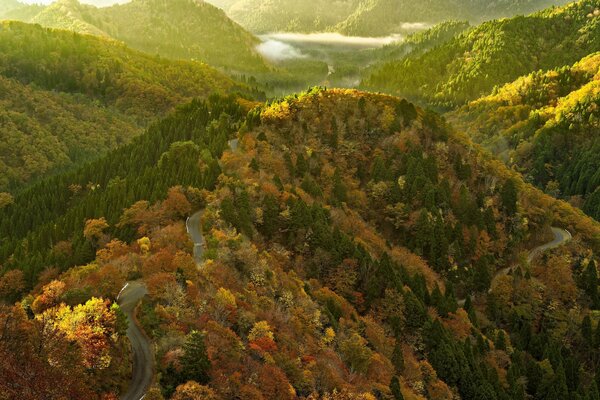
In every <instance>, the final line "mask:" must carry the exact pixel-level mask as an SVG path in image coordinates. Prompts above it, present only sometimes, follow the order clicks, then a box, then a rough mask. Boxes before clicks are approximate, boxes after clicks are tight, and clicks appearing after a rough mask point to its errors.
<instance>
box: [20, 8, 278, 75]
mask: <svg viewBox="0 0 600 400" xmlns="http://www.w3.org/2000/svg"><path fill="white" fill-rule="evenodd" d="M22 20H25V21H26V22H29V21H30V22H34V23H38V24H40V25H43V26H46V27H51V28H59V29H67V30H73V31H76V32H79V33H85V34H93V35H98V36H105V37H111V38H114V39H117V40H120V41H123V42H125V43H126V44H127V45H128V46H130V47H132V48H134V49H136V50H140V51H144V52H147V53H150V54H159V55H161V56H163V57H168V58H173V59H188V60H190V59H193V60H199V61H203V62H206V63H208V64H210V65H214V66H217V67H222V68H226V69H229V70H232V71H239V72H247V71H264V70H266V69H267V67H266V65H265V62H264V60H263V59H262V57H261V56H260V55H259V54H258V53H257V52H256V51H255V47H256V45H257V44H258V43H259V41H258V39H257V38H255V37H254V36H253V35H252V34H250V33H248V32H247V31H245V30H244V29H243V28H242V27H240V26H239V25H237V24H236V23H235V22H233V21H231V20H230V19H229V18H228V17H227V15H225V13H224V12H223V11H222V10H219V9H218V8H216V7H214V6H212V5H210V4H207V3H205V2H204V1H201V0H133V1H131V2H129V3H126V4H122V5H114V6H111V7H103V8H96V7H94V6H91V5H86V4H81V3H79V2H78V1H77V0H58V1H56V2H55V3H53V4H51V5H50V6H48V7H45V8H44V9H43V10H42V11H41V12H39V13H38V14H37V15H35V16H34V17H33V18H25V17H24V18H22Z"/></svg>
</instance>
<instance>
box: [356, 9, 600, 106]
mask: <svg viewBox="0 0 600 400" xmlns="http://www.w3.org/2000/svg"><path fill="white" fill-rule="evenodd" d="M598 50H600V2H599V1H597V0H582V1H579V2H575V3H572V4H569V5H567V6H564V7H562V8H556V9H548V10H545V11H543V12H540V13H537V14H533V15H530V16H527V17H515V18H512V19H504V20H499V21H491V22H486V23H483V24H481V25H480V26H478V27H475V28H473V29H471V30H468V31H466V32H464V33H462V34H460V35H459V36H457V37H456V38H454V39H453V40H451V41H449V42H447V43H445V44H444V45H442V46H439V47H437V48H434V49H431V50H430V51H428V52H426V53H425V54H423V55H421V56H419V57H416V58H414V59H406V60H400V61H394V62H389V63H385V64H383V65H382V66H381V67H380V68H379V70H378V71H376V72H374V73H373V74H372V75H371V76H369V77H368V78H367V79H365V81H364V82H363V85H364V86H365V87H366V88H372V89H378V90H384V91H387V92H390V93H398V94H402V95H405V96H409V97H411V98H415V99H417V98H418V99H422V100H425V101H427V102H430V103H433V104H436V105H439V106H446V107H453V106H456V105H461V104H464V103H465V102H467V101H470V100H475V99H477V98H479V97H481V96H483V95H486V94H487V93H489V92H490V91H491V90H492V89H493V87H494V86H496V85H502V84H505V83H508V82H512V81H513V80H515V79H517V78H518V77H519V76H522V75H525V74H528V73H530V72H533V71H535V70H538V69H552V68H555V67H559V66H563V65H569V64H573V63H574V62H576V61H578V60H580V59H581V58H583V57H584V56H586V55H588V54H590V53H592V52H594V51H598Z"/></svg>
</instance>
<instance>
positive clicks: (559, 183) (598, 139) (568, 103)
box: [450, 53, 600, 219]
mask: <svg viewBox="0 0 600 400" xmlns="http://www.w3.org/2000/svg"><path fill="white" fill-rule="evenodd" d="M599 105H600V53H596V54H593V55H590V56H588V57H586V58H584V59H583V60H581V61H580V62H578V63H576V64H575V65H573V66H572V67H563V68H560V69H556V70H552V71H540V72H536V73H533V74H530V75H528V76H525V77H522V78H519V79H518V80H516V81H515V82H513V83H510V84H507V85H505V86H503V87H502V88H500V89H499V90H498V91H497V93H494V94H492V95H490V96H487V97H483V98H482V99H479V100H476V101H474V102H471V103H469V104H468V105H466V106H464V107H462V108H460V109H458V110H457V111H456V112H454V113H452V114H451V115H450V119H451V120H452V122H453V123H455V124H456V125H457V126H458V127H460V128H461V129H464V130H465V131H467V132H469V134H470V135H471V136H472V137H473V138H474V140H476V141H478V142H480V143H482V144H483V145H484V146H486V147H488V148H489V149H490V150H492V151H493V152H494V153H496V154H498V155H500V156H501V157H502V158H503V159H504V160H505V161H506V162H507V163H508V164H509V165H513V166H515V167H516V168H517V169H518V170H519V171H521V172H523V173H524V174H525V176H527V177H528V178H530V179H531V181H532V182H534V183H535V184H536V185H538V186H540V187H541V188H544V189H546V191H547V192H549V193H550V194H552V195H554V196H564V197H566V198H571V199H572V202H574V203H575V204H577V205H578V206H581V207H583V209H584V210H585V211H586V212H588V213H589V214H590V215H592V216H593V217H594V218H596V219H600V190H599V187H600V172H599V171H600V156H599V152H598V150H599V149H600V147H599V146H600V125H599V121H600V108H599Z"/></svg>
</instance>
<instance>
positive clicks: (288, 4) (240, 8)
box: [209, 0, 566, 36]
mask: <svg viewBox="0 0 600 400" xmlns="http://www.w3.org/2000/svg"><path fill="white" fill-rule="evenodd" d="M565 2H566V1H564V0H558V1H553V0H516V1H515V0H500V1H494V2H489V1H481V0H476V1H469V2H467V3H466V4H465V2H461V1H455V0H427V1H418V2H415V1H407V0H337V1H326V0H305V1H292V0H225V1H223V0H209V3H212V4H215V5H216V6H218V7H221V8H223V9H224V10H226V11H227V13H228V15H230V16H231V18H232V19H234V20H235V21H237V22H239V23H240V24H241V25H242V26H244V27H246V28H247V29H249V30H250V31H252V32H257V33H267V32H279V31H286V32H315V31H335V32H340V33H343V34H346V35H349V36H387V35H391V34H394V33H399V32H402V31H403V30H404V29H405V25H406V24H411V23H421V24H422V23H426V24H435V23H439V22H443V21H447V20H451V19H460V20H469V21H471V22H476V23H479V22H482V21H485V20H489V19H492V18H499V17H510V16H514V15H518V14H529V13H531V12H534V11H537V10H540V9H543V8H546V7H549V6H552V5H559V4H564V3H565Z"/></svg>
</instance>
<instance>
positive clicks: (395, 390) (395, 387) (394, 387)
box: [390, 376, 404, 400]
mask: <svg viewBox="0 0 600 400" xmlns="http://www.w3.org/2000/svg"><path fill="white" fill-rule="evenodd" d="M390 391H391V392H392V396H393V397H394V400H404V396H403V395H402V391H401V390H400V381H399V380H398V377H397V376H394V377H393V378H392V381H391V382H390Z"/></svg>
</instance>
